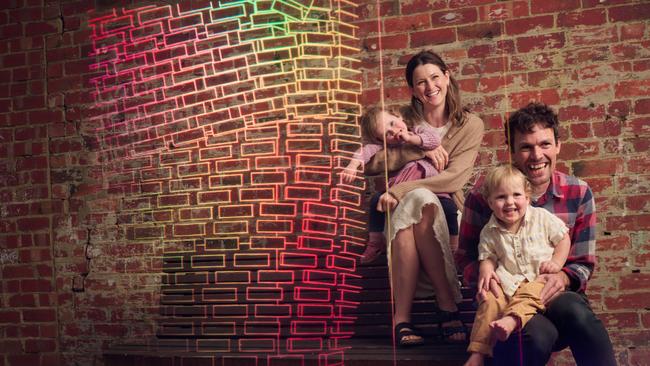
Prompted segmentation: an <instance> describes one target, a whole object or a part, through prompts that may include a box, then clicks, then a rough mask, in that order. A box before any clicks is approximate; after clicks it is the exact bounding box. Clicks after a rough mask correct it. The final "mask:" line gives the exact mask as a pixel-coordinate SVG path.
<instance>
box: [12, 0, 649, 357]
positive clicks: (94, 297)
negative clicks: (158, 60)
mask: <svg viewBox="0 0 650 366" xmlns="http://www.w3.org/2000/svg"><path fill="white" fill-rule="evenodd" d="M122 3H125V4H126V2H117V1H115V2H113V1H99V0H98V1H96V2H95V1H90V0H89V1H66V0H61V1H56V0H52V1H50V0H5V1H3V2H2V3H1V4H0V84H2V85H1V87H0V200H1V202H2V203H1V206H0V207H1V209H0V263H1V266H2V267H1V277H0V288H1V292H0V365H38V364H42V365H54V364H56V363H57V359H58V358H59V357H60V356H62V359H63V363H64V364H75V363H77V364H80V365H86V364H93V362H100V361H98V360H99V355H100V350H101V349H102V348H103V347H106V346H108V345H109V344H111V343H114V342H115V341H116V340H122V339H123V338H137V337H138V336H146V335H150V334H153V332H154V329H153V327H154V319H155V311H156V310H155V309H153V308H152V305H153V304H157V301H158V299H157V296H158V295H157V294H156V288H158V286H159V283H160V276H159V274H158V273H159V272H160V270H161V268H159V267H157V265H159V264H160V263H159V261H156V260H154V258H156V257H157V258H160V257H161V256H162V252H161V250H162V248H160V247H152V246H148V245H138V244H132V245H125V246H123V247H115V246H110V245H106V244H107V243H112V242H115V241H117V240H123V239H124V238H123V237H120V235H122V234H121V233H120V231H117V230H111V228H112V227H114V226H116V223H118V222H119V220H121V219H123V218H124V217H121V216H120V211H119V210H118V209H119V207H122V206H121V205H122V202H116V201H115V200H114V199H112V198H111V197H112V196H111V194H112V192H107V191H105V189H104V188H105V186H104V185H103V184H104V182H105V179H108V178H107V177H104V176H103V168H102V167H101V165H100V166H97V164H96V163H97V156H96V155H95V154H94V151H96V147H97V146H96V144H95V141H94V139H93V133H92V126H89V125H88V121H89V120H90V119H91V117H92V116H93V115H92V114H91V113H90V111H91V108H90V107H91V106H92V105H93V104H94V100H93V97H92V95H91V94H90V91H91V89H92V88H91V85H90V79H91V78H92V77H96V76H97V74H93V73H92V72H91V71H89V65H90V64H91V63H92V62H93V60H91V59H90V58H89V57H87V55H88V54H89V53H90V52H91V47H90V29H89V26H88V20H89V15H88V14H87V11H89V10H92V9H97V8H100V9H104V10H105V9H108V8H109V7H118V6H120V5H122ZM193 3H196V5H197V6H204V5H205V3H206V1H189V0H187V1H183V4H184V6H188V7H192V6H193ZM358 3H359V4H360V6H359V8H358V13H359V15H360V18H359V19H360V21H359V22H358V23H357V25H358V26H359V33H358V35H359V37H360V38H361V44H360V45H359V46H360V47H361V48H362V49H363V51H362V52H361V54H360V57H361V58H362V61H363V63H362V71H363V73H362V78H363V90H364V92H363V94H362V100H363V104H366V105H370V104H374V103H376V102H377V100H378V99H379V90H380V89H379V86H380V78H379V75H380V74H379V64H380V62H379V61H380V60H379V47H380V43H379V42H380V40H379V33H378V31H377V19H376V14H377V9H376V8H375V6H376V3H375V2H374V1H359V2H358ZM126 5H128V4H126ZM379 14H380V16H381V24H382V26H383V28H384V31H383V34H382V37H381V47H382V49H383V57H382V59H381V61H382V62H383V65H384V70H383V71H384V79H383V86H384V88H385V89H384V92H385V96H386V101H387V103H391V104H395V103H402V102H406V101H407V100H408V90H407V89H406V88H405V83H404V81H403V68H404V64H405V62H406V60H408V57H409V56H410V55H411V54H413V53H414V52H416V51H418V50H420V49H423V48H430V49H433V50H435V51H437V52H439V53H441V54H442V55H443V57H444V58H445V59H446V60H447V61H448V62H449V63H450V64H451V65H452V69H453V70H454V73H455V75H456V76H457V78H458V79H459V81H460V83H461V89H462V93H463V98H464V101H465V102H466V103H467V104H468V105H469V106H470V108H471V109H472V110H473V111H475V112H476V113H478V114H479V115H480V116H481V117H482V118H483V120H484V121H485V123H486V126H487V128H488V131H487V133H486V136H485V138H484V149H483V150H482V152H481V156H480V159H479V161H478V163H477V167H478V168H479V169H477V171H481V170H484V169H486V168H487V167H489V166H490V165H493V164H495V163H496V162H497V161H502V160H504V159H506V158H507V154H506V151H505V149H504V148H503V137H502V135H503V132H502V130H501V124H502V121H503V119H504V116H505V115H506V113H507V112H508V111H511V110H513V109H516V108H517V107H519V106H521V105H522V104H524V103H525V102H526V101H528V100H532V99H535V100H541V101H544V102H546V103H549V104H551V105H553V106H554V107H555V108H556V109H557V110H558V111H559V112H560V118H561V120H562V121H563V123H564V127H563V129H562V141H563V145H562V153H561V158H562V164H561V166H560V168H561V169H563V170H564V171H567V172H571V173H573V174H576V175H578V176H580V177H582V178H583V179H585V180H586V181H588V182H589V183H590V184H591V185H592V187H593V188H594V191H595V193H596V195H597V204H598V208H599V227H598V235H599V241H598V254H599V264H598V267H597V269H596V275H595V277H594V278H593V279H592V281H591V282H590V288H589V296H590V298H591V299H592V301H593V306H594V309H595V310H596V312H597V313H598V314H599V315H600V316H601V318H602V319H603V320H604V321H605V323H606V325H607V327H608V329H609V331H610V334H611V335H612V338H613V341H614V344H615V347H616V352H617V357H618V359H619V362H620V363H621V364H622V365H627V364H644V362H647V360H648V359H650V348H649V347H648V346H647V344H648V340H650V330H649V327H650V313H649V312H648V308H650V302H649V300H648V298H649V297H648V291H647V290H646V289H647V288H648V287H649V286H650V274H649V273H648V272H649V268H650V264H649V262H650V250H649V249H650V248H649V245H650V244H649V243H648V228H649V227H650V214H649V213H648V210H649V209H650V207H649V204H648V201H649V200H648V198H649V197H650V184H649V179H648V178H649V175H648V173H647V170H648V168H649V167H650V164H649V162H648V158H647V155H648V148H649V145H650V143H648V141H650V119H649V117H650V116H648V115H649V114H650V99H649V97H648V95H649V94H650V71H649V70H650V50H649V48H650V41H648V39H649V37H650V34H649V33H650V29H649V22H648V20H649V18H650V4H648V3H647V1H625V0H613V1H610V0H605V1H599V0H562V1H560V0H526V1H496V0H474V1H472V0H445V1H433V0H413V1H379ZM104 248H113V249H112V250H111V251H106V250H104ZM98 274H101V275H98ZM568 360H570V355H569V354H568V353H566V352H565V353H562V354H561V355H559V356H558V357H556V361H557V364H571V362H570V361H568Z"/></svg>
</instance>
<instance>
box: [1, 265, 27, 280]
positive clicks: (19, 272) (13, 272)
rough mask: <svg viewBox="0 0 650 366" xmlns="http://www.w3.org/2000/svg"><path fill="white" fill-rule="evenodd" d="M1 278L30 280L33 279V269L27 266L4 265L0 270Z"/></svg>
mask: <svg viewBox="0 0 650 366" xmlns="http://www.w3.org/2000/svg"><path fill="white" fill-rule="evenodd" d="M2 277H3V278H32V277H34V268H33V267H32V266H30V265H28V264H21V265H13V266H9V265H4V266H3V268H2Z"/></svg>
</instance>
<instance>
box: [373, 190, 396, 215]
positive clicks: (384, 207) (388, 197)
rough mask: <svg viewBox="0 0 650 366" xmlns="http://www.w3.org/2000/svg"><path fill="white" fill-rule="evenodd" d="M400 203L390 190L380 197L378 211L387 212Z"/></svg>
mask: <svg viewBox="0 0 650 366" xmlns="http://www.w3.org/2000/svg"><path fill="white" fill-rule="evenodd" d="M398 203H399V202H398V201H397V199H395V196H393V195H392V194H390V193H388V192H384V194H382V195H381V196H380V197H379V202H377V211H379V212H386V211H388V210H389V209H390V210H392V209H394V208H395V207H397V204H398Z"/></svg>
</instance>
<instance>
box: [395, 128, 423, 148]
mask: <svg viewBox="0 0 650 366" xmlns="http://www.w3.org/2000/svg"><path fill="white" fill-rule="evenodd" d="M396 137H397V140H398V141H401V142H403V143H405V144H409V145H414V146H422V138H421V137H420V136H418V135H416V134H414V133H413V132H411V131H400V132H399V133H398V134H397V136H396Z"/></svg>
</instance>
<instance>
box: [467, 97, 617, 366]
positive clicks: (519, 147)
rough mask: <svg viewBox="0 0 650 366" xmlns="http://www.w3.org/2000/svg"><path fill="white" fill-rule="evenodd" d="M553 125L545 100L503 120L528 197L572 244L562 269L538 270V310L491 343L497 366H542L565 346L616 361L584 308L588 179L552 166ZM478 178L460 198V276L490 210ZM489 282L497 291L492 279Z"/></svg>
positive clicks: (591, 242) (597, 361)
mask: <svg viewBox="0 0 650 366" xmlns="http://www.w3.org/2000/svg"><path fill="white" fill-rule="evenodd" d="M558 137H559V125H558V119H557V115H556V114H555V112H554V111H553V110H552V109H550V108H549V107H548V106H546V105H543V104H538V103H530V104H529V105H528V106H526V107H524V108H522V109H520V110H518V111H517V112H515V113H514V114H513V115H512V116H510V118H509V119H508V122H507V125H506V140H507V142H508V146H509V148H510V154H511V158H512V162H513V164H514V165H516V166H517V167H518V168H519V169H520V170H521V171H522V172H523V173H524V174H525V175H526V176H527V177H528V179H529V180H530V183H531V185H532V187H533V194H532V201H531V204H532V205H533V206H536V207H543V208H545V209H547V210H549V211H550V212H551V213H553V214H555V215H556V216H557V217H559V218H560V219H562V220H563V221H564V222H565V223H566V225H567V227H568V228H569V236H570V239H571V251H570V253H569V257H568V259H567V262H566V264H565V265H564V267H563V268H562V271H560V272H558V273H554V274H542V275H540V276H539V278H540V279H542V280H543V281H544V282H545V285H544V289H543V290H542V293H541V300H542V302H544V304H545V305H546V308H547V310H546V312H545V313H544V314H537V315H535V316H534V317H533V318H532V319H531V320H530V321H529V322H528V323H527V324H526V326H525V327H524V329H523V332H522V339H521V340H522V346H521V349H520V345H519V341H520V340H519V336H517V335H515V336H513V337H510V338H509V339H508V340H507V341H506V342H499V343H497V345H496V346H495V348H494V363H495V364H496V365H519V364H520V359H523V364H524V365H545V364H546V363H547V362H548V360H549V358H550V356H551V353H552V352H554V351H559V350H561V349H563V348H565V347H567V346H568V347H570V349H571V352H572V353H573V356H574V358H575V360H576V363H577V364H578V365H590V366H591V365H616V360H615V358H614V351H613V348H612V344H611V341H610V339H609V335H608V334H607V331H606V330H605V328H604V326H603V324H602V322H601V321H600V320H599V319H598V318H597V317H596V316H595V314H594V313H593V311H592V310H591V308H590V306H589V303H588V301H587V297H586V296H585V294H584V291H585V289H586V288H587V281H588V280H589V278H590V277H591V274H592V271H593V269H594V264H595V261H596V255H595V244H596V243H595V239H596V215H595V207H594V198H593V195H592V192H591V189H590V188H589V186H588V185H587V183H585V182H583V181H582V180H580V179H578V178H576V177H573V176H569V175H567V174H564V173H561V172H559V171H556V170H555V165H556V161H557V155H558V154H559V153H560V141H559V140H558ZM478 186H480V184H478V185H477V187H475V188H474V189H473V190H472V191H471V192H470V193H469V195H468V197H467V198H466V200H465V205H464V211H463V216H462V222H461V227H460V247H459V250H458V252H457V253H456V261H457V265H458V268H460V269H463V274H464V278H465V281H466V282H468V283H472V282H475V280H476V276H477V268H478V262H477V258H478V242H479V235H480V232H481V229H482V228H483V226H484V225H485V224H486V223H487V222H488V219H489V218H490V215H491V213H492V211H491V210H490V208H489V207H488V204H487V203H486V202H485V200H484V199H483V197H482V196H481V194H480V192H479V187H478ZM492 281H493V282H492V283H491V284H490V287H491V288H493V289H494V290H493V292H494V293H495V295H496V291H497V290H496V287H497V286H499V285H498V284H497V283H496V281H494V280H492Z"/></svg>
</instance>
